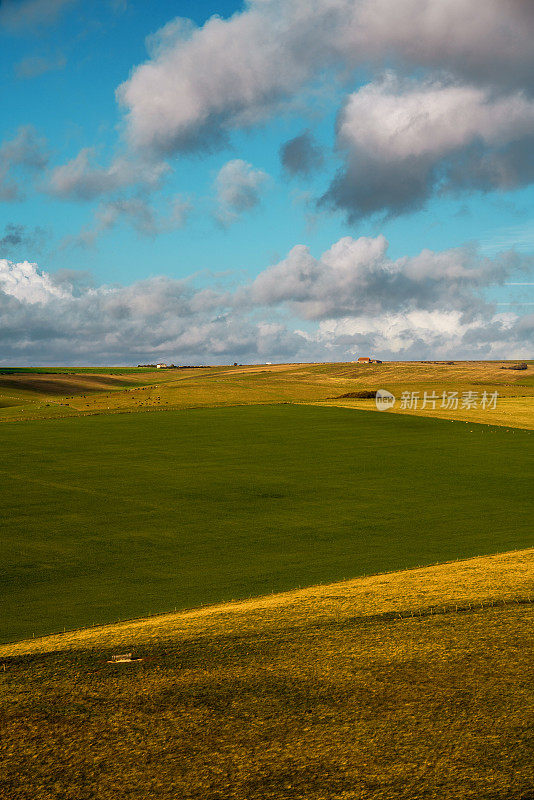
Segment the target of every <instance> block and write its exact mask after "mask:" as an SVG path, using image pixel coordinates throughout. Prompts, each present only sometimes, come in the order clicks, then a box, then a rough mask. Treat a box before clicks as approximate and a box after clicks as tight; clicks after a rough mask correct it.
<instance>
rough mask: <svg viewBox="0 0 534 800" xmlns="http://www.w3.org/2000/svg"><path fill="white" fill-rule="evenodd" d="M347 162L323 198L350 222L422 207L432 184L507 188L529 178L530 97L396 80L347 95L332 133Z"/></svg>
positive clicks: (533, 165) (532, 142) (533, 128)
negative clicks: (335, 129)
mask: <svg viewBox="0 0 534 800" xmlns="http://www.w3.org/2000/svg"><path fill="white" fill-rule="evenodd" d="M337 141H338V147H339V149H340V151H341V152H342V153H343V154H344V155H345V158H346V165H345V167H344V168H343V169H342V170H341V171H340V172H339V173H338V175H337V176H336V178H335V179H334V180H333V182H332V184H331V186H330V188H329V190H328V192H327V193H326V195H325V197H324V198H323V202H325V203H328V204H330V205H333V206H335V207H338V208H342V209H344V210H345V211H347V213H348V215H349V218H350V219H353V220H354V219H357V218H359V217H362V216H366V215H369V214H373V213H376V212H386V213H392V214H397V213H400V212H403V211H407V210H411V209H414V208H418V207H420V206H421V205H422V204H423V202H424V201H425V200H426V199H427V198H428V197H429V196H430V195H432V194H433V193H434V192H435V191H437V190H438V189H442V190H449V191H451V190H460V189H463V188H470V189H480V190H484V191H487V190H489V189H513V188H517V187H519V186H522V185H526V184H528V183H530V182H531V181H532V180H533V179H534V157H533V155H532V154H533V148H534V99H531V98H530V97H528V96H526V95H525V93H524V92H516V93H514V94H502V93H495V92H494V91H491V90H490V89H485V88H480V87H476V86H466V85H457V84H454V83H443V82H436V81H427V82H424V83H415V82H401V81H399V80H398V79H397V78H396V77H395V76H393V75H391V74H389V75H388V76H387V77H386V78H385V79H384V80H383V81H380V82H378V83H370V84H368V85H366V86H364V87H363V88H362V89H360V90H359V91H357V92H354V93H353V94H351V95H350V96H349V98H348V100H347V102H346V104H345V106H344V108H343V109H342V111H341V113H340V116H339V120H338V130H337Z"/></svg>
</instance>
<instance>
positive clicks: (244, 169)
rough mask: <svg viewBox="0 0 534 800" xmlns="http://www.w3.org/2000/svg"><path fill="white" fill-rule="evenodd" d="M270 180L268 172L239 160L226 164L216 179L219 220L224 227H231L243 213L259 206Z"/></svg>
mask: <svg viewBox="0 0 534 800" xmlns="http://www.w3.org/2000/svg"><path fill="white" fill-rule="evenodd" d="M268 179H269V176H268V175H267V173H266V172H264V171H263V170H261V169H256V168H255V167H253V166H252V164H248V163H247V162H246V161H242V160H241V159H239V158H236V159H234V160H233V161H228V162H227V163H226V164H224V166H223V167H221V169H220V170H219V173H218V175H217V177H216V179H215V188H216V192H217V203H218V211H217V219H218V220H219V221H220V222H221V223H222V224H223V225H229V224H231V223H232V222H235V221H236V220H237V219H238V218H239V216H240V215H241V214H243V212H245V211H250V210H251V209H253V208H255V207H256V206H258V205H259V204H260V200H261V191H262V189H263V188H264V187H265V185H266V183H267V182H268Z"/></svg>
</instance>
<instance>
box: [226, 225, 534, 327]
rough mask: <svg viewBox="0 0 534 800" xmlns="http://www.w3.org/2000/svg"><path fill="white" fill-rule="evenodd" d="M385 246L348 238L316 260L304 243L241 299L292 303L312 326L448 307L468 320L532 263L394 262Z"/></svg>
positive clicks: (439, 258) (466, 252) (474, 259)
mask: <svg viewBox="0 0 534 800" xmlns="http://www.w3.org/2000/svg"><path fill="white" fill-rule="evenodd" d="M387 248H388V243H387V241H386V239H385V238H384V237H383V236H377V237H376V238H369V237H364V236H362V237H360V238H358V239H354V238H352V237H350V236H346V237H344V238H342V239H340V240H339V241H338V242H336V243H335V244H334V245H332V247H331V248H330V249H329V250H327V251H325V252H324V253H323V254H322V256H321V257H320V258H314V257H313V256H312V254H311V253H310V251H309V248H308V247H305V246H304V245H298V246H297V247H294V248H293V249H292V250H291V251H290V253H289V254H288V256H287V258H285V259H284V260H283V261H281V262H280V263H279V264H276V265H274V266H272V267H269V268H268V269H266V270H264V271H263V272H262V273H260V275H259V276H258V277H257V278H256V280H255V281H254V282H253V283H252V285H251V286H250V287H247V288H246V289H243V290H242V291H241V294H240V297H241V299H242V301H243V302H247V301H248V302H252V303H253V304H259V305H262V306H275V305H279V304H281V303H286V304H289V305H290V306H291V309H292V311H293V313H295V314H297V315H298V316H300V317H303V318H305V319H310V320H320V319H323V318H330V319H334V318H340V317H348V316H359V315H369V314H374V315H381V314H384V313H390V312H395V313H398V312H403V313H404V312H406V311H407V310H412V311H419V310H425V311H432V312H434V311H440V310H442V309H447V310H451V309H454V311H457V312H460V313H461V314H463V315H465V316H466V317H467V316H473V315H474V314H476V313H479V312H480V311H481V310H482V309H486V310H487V308H488V304H487V303H485V302H484V300H483V299H482V295H481V293H480V292H481V290H482V289H484V288H485V287H487V286H492V285H500V284H503V283H504V282H505V280H506V279H507V278H509V276H510V275H511V274H512V273H513V271H514V270H518V269H521V268H523V269H528V268H529V267H532V264H533V263H534V260H533V259H529V257H522V256H519V255H517V254H515V253H513V252H508V253H505V254H501V255H498V256H496V257H495V258H493V259H489V258H484V257H482V256H480V255H479V254H478V253H477V251H476V250H474V249H473V248H457V249H452V250H445V251H442V252H437V253H436V252H433V251H431V250H423V251H422V252H421V253H420V254H419V255H417V256H414V257H412V258H400V259H396V260H392V259H390V258H389V257H388V255H387Z"/></svg>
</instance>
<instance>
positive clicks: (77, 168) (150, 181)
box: [48, 147, 170, 200]
mask: <svg viewBox="0 0 534 800" xmlns="http://www.w3.org/2000/svg"><path fill="white" fill-rule="evenodd" d="M93 158H94V150H93V148H91V147H85V148H83V149H82V150H80V152H79V153H78V155H77V156H76V157H75V158H73V159H72V160H71V161H68V162H67V163H66V164H63V165H62V166H60V167H56V168H55V169H54V170H53V172H52V174H51V176H50V180H49V184H48V190H49V191H50V192H51V193H52V194H54V195H56V196H57V197H62V198H65V199H73V200H93V199H95V198H96V197H100V196H101V195H104V194H109V193H112V192H116V191H118V190H120V189H124V188H126V187H130V186H134V185H136V184H137V185H141V186H142V187H143V188H145V189H154V188H157V187H159V186H160V184H161V181H162V179H163V177H164V176H165V175H166V174H167V173H168V171H169V169H170V168H169V166H168V165H167V164H165V163H164V162H162V161H157V162H153V161H144V160H139V159H128V158H125V157H119V158H116V159H115V160H114V161H112V163H111V164H110V166H109V167H105V168H102V167H99V166H96V165H95V164H94V163H93Z"/></svg>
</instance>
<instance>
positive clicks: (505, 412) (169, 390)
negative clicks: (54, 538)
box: [0, 362, 534, 428]
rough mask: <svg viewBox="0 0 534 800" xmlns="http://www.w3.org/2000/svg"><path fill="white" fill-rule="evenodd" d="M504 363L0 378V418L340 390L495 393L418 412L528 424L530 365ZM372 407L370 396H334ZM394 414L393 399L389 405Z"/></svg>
mask: <svg viewBox="0 0 534 800" xmlns="http://www.w3.org/2000/svg"><path fill="white" fill-rule="evenodd" d="M503 366H510V364H509V363H508V364H507V363H506V362H457V363H454V364H446V363H443V362H440V363H427V362H395V363H385V364H373V365H358V364H354V363H347V364H277V365H260V366H254V365H253V366H245V367H211V368H208V369H187V370H158V371H153V372H139V373H131V372H130V373H125V374H109V375H106V374H100V375H87V374H68V375H67V374H62V375H58V374H55V375H42V374H39V375H32V374H16V375H0V421H1V420H6V421H7V420H24V419H35V418H47V417H58V416H72V415H79V414H94V413H113V412H133V411H149V410H157V409H181V408H192V407H202V406H220V405H236V404H256V403H280V402H317V401H320V402H328V403H331V402H333V401H334V400H335V399H336V398H339V396H340V395H342V394H346V393H347V392H353V391H358V390H364V389H370V390H376V389H388V390H390V391H392V392H393V393H394V394H395V395H396V396H397V398H400V395H401V393H402V392H403V391H411V392H413V391H418V392H420V393H421V396H422V394H423V392H424V391H428V392H432V391H435V392H436V393H437V394H438V395H441V393H442V392H443V391H445V390H446V391H453V390H454V391H458V392H460V395H461V393H462V392H466V391H473V392H478V393H479V396H480V395H481V394H482V392H484V391H486V392H487V393H488V394H489V393H491V392H493V391H498V393H499V398H498V404H497V409H496V410H495V411H492V412H490V411H481V410H480V409H478V410H475V409H473V410H470V411H466V412H464V411H463V410H462V409H461V408H460V409H458V410H443V409H441V408H439V404H438V408H437V409H436V411H435V412H430V411H427V410H420V409H418V410H417V411H409V412H401V413H417V414H420V413H421V414H425V415H427V414H428V415H434V414H435V416H441V417H445V418H449V419H465V420H466V421H471V422H485V423H490V424H498V425H507V426H513V427H522V428H532V427H533V425H534V378H533V370H534V366H533V364H532V363H529V366H528V369H527V370H525V371H513V370H509V369H502V367H503ZM335 402H336V404H338V405H343V406H346V407H350V408H359V409H364V410H367V409H371V408H374V403H372V402H369V401H363V402H361V401H344V400H340V401H338V400H335ZM394 411H395V413H397V412H399V411H400V409H399V402H397V405H396V407H395V409H394Z"/></svg>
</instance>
